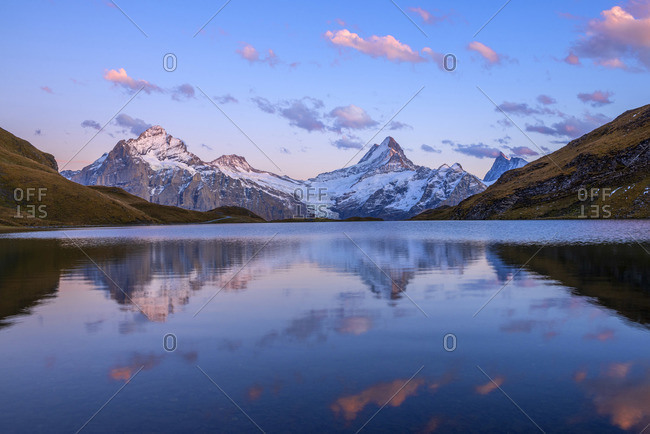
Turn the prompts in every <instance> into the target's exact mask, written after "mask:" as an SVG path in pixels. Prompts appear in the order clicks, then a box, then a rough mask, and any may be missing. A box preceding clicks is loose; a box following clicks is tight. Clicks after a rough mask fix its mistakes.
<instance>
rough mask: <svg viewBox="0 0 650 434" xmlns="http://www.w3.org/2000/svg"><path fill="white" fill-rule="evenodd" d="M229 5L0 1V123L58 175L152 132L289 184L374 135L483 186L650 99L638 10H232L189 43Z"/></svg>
mask: <svg viewBox="0 0 650 434" xmlns="http://www.w3.org/2000/svg"><path fill="white" fill-rule="evenodd" d="M224 3H225V0H224V1H223V2H217V3H215V2H208V1H195V2H191V3H187V2H172V1H169V2H159V1H131V0H116V1H115V3H111V2H110V1H108V2H107V1H104V0H89V1H68V2H66V1H55V0H51V1H40V2H39V1H34V2H4V3H3V4H2V6H0V10H1V11H2V13H1V14H0V35H1V37H2V39H3V40H4V41H5V43H4V45H3V48H4V49H3V52H4V61H3V67H2V69H1V70H0V74H1V78H2V80H1V81H0V83H1V84H0V86H1V94H2V99H3V104H2V105H0V119H1V120H2V122H0V126H1V127H2V128H4V129H7V130H9V131H10V132H12V133H14V134H16V135H18V136H20V137H23V138H25V139H27V140H29V141H30V142H32V143H33V144H34V145H35V146H37V147H39V148H40V149H42V150H45V151H47V152H50V153H52V154H54V155H55V157H56V158H57V160H58V161H59V165H60V166H64V165H65V164H66V163H67V162H68V160H70V159H71V158H72V161H71V162H70V163H69V164H68V165H67V167H66V168H67V169H76V168H80V167H83V166H85V165H87V164H89V163H90V162H92V161H93V160H95V159H96V158H98V157H99V156H100V155H101V154H102V153H104V152H107V151H109V150H110V149H111V148H112V147H113V146H114V145H115V143H116V142H117V141H118V140H120V139H127V138H130V137H134V136H135V135H137V133H138V131H141V130H142V128H144V127H146V126H147V125H155V124H159V125H162V126H163V127H164V128H165V129H166V130H167V131H168V132H169V133H170V134H172V135H174V136H175V137H179V138H181V139H183V140H184V141H185V142H186V143H187V144H188V147H189V149H190V150H191V151H192V152H194V153H196V154H197V155H199V156H200V157H201V158H203V159H204V160H207V161H209V160H212V159H214V158H217V157H218V156H220V155H223V154H233V153H235V154H239V155H243V156H244V157H246V159H247V160H248V161H249V162H250V163H251V165H253V166H254V167H257V168H259V169H263V170H270V171H274V172H276V173H282V174H286V175H289V176H292V177H296V178H308V177H311V176H315V175H316V174H318V173H320V172H324V171H330V170H335V169H337V168H340V167H342V166H343V165H345V164H346V163H347V162H348V161H349V160H350V159H351V158H353V157H355V155H356V154H357V153H358V152H360V153H359V154H358V155H356V157H355V161H356V160H358V159H359V158H360V157H361V156H362V155H363V154H364V153H365V152H366V150H367V148H365V149H363V150H361V151H360V149H359V148H360V147H361V146H363V145H365V144H366V142H368V141H370V142H371V143H378V142H380V141H381V140H383V139H384V137H386V136H387V135H391V136H393V137H394V138H395V139H396V140H397V141H398V142H399V143H400V144H401V145H402V147H403V148H405V150H406V153H407V155H408V156H409V158H411V159H412V160H413V161H414V162H415V163H416V164H421V165H427V166H430V167H438V166H439V165H441V164H443V163H448V164H451V163H454V162H459V163H460V164H462V166H463V167H464V168H465V169H466V170H468V171H470V172H472V173H474V174H476V175H478V176H483V175H484V174H485V172H487V170H488V169H489V167H490V166H491V163H492V156H494V153H495V152H496V151H503V152H504V153H506V154H513V155H514V154H518V155H522V156H524V157H525V158H527V159H528V160H529V161H530V160H533V159H536V158H538V157H539V155H536V154H541V153H542V152H546V151H547V150H551V151H552V150H556V149H558V148H559V147H561V146H562V145H563V144H565V143H567V142H568V141H569V140H571V139H572V138H575V137H577V136H579V135H581V134H582V133H584V132H587V131H589V130H591V129H593V128H595V127H597V126H599V125H600V124H602V123H604V122H606V121H608V120H610V119H612V118H613V117H615V116H617V115H618V114H620V113H622V112H624V111H626V110H628V109H631V108H635V107H638V106H641V105H644V104H647V103H648V102H649V101H648V96H650V95H649V93H648V67H650V2H649V1H648V0H631V1H625V2H618V3H617V2H613V1H600V0H590V1H587V0H573V1H567V0H564V1H546V2H530V1H526V2H524V1H523V0H512V1H511V2H509V3H508V4H507V6H505V7H504V8H503V10H502V11H501V12H500V13H499V14H498V15H497V16H496V17H494V19H493V20H492V21H491V22H490V23H489V24H487V26H485V27H484V28H483V30H481V32H480V33H479V34H478V35H477V36H476V37H474V34H475V32H476V31H477V30H478V29H479V28H481V26H483V25H484V24H485V23H486V22H487V21H488V20H489V19H490V17H492V16H493V15H494V14H495V12H497V11H498V10H499V9H500V8H501V7H502V6H503V5H504V3H505V0H498V1H492V0H484V1H462V2H442V1H427V0H417V1H416V0H414V1H407V0H396V3H397V5H398V6H399V8H398V7H397V6H396V5H395V4H394V3H393V2H391V1H390V0H387V1H383V0H379V1H355V2H350V1H328V2H297V1H247V0H232V1H231V2H229V3H228V4H227V5H226V6H225V7H224V8H223V10H222V11H221V12H220V13H219V14H218V15H217V16H215V17H214V18H213V19H212V20H211V21H210V22H209V23H208V24H207V25H206V26H205V27H204V28H203V30H202V31H201V32H199V34H198V35H196V37H193V35H194V34H195V33H196V32H197V31H198V30H199V28H201V27H202V26H203V25H204V24H205V23H206V22H207V21H208V20H209V19H210V17H212V16H213V15H214V13H215V12H217V10H219V8H221V6H223V4H224ZM115 5H118V6H119V8H118V7H116V6H115ZM400 8H401V9H402V10H403V11H404V12H405V13H406V15H408V18H407V16H405V15H404V13H402V10H400ZM120 9H121V10H122V11H123V12H124V13H122V11H121V10H120ZM125 14H126V15H128V17H130V18H131V19H132V20H133V21H134V22H135V23H136V24H137V26H136V25H134V24H133V23H132V22H131V21H130V19H129V18H127V16H125ZM409 18H410V19H409ZM411 20H413V21H414V22H415V24H414V23H413V22H412V21H411ZM427 21H428V22H427ZM138 27H139V28H140V29H141V30H142V31H141V30H140V29H138ZM143 32H144V33H146V36H145V34H143ZM424 33H426V35H425V34H424ZM269 50H271V51H269ZM167 53H173V54H174V55H175V56H176V59H177V68H176V70H175V71H173V72H169V71H166V70H165V69H164V68H163V57H164V56H165V54H167ZM445 54H453V55H454V56H455V57H456V59H457V62H458V63H457V67H456V70H455V71H453V72H448V71H445V70H444V69H442V68H441V66H440V59H441V57H442V56H444V55H445ZM142 86H144V89H143V90H142V91H140V92H139V93H138V94H137V95H136V96H135V97H134V98H133V99H132V100H131V101H130V102H129V103H128V104H127V105H126V106H125V107H124V108H123V109H122V110H121V111H120V112H119V114H118V115H117V117H116V118H114V119H113V120H112V121H111V122H110V123H109V124H108V125H107V126H106V128H104V129H103V130H102V131H101V132H100V133H99V134H98V135H97V136H96V137H95V138H94V139H93V140H92V141H90V143H88V145H87V146H86V147H85V148H84V149H83V150H82V151H81V152H80V153H79V154H78V155H76V156H75V157H74V158H73V155H74V154H75V153H76V152H77V151H79V149H80V148H82V147H83V146H84V145H85V144H86V142H88V140H90V139H91V137H93V135H94V134H95V133H97V128H99V127H101V126H103V125H104V124H106V122H108V121H109V119H111V118H112V117H113V116H115V115H116V113H118V110H120V108H122V106H124V104H125V103H127V101H129V100H130V98H131V97H133V96H134V95H135V92H136V91H137V89H139V88H140V87H142ZM478 88H480V89H482V90H483V92H485V94H486V95H487V97H486V96H485V95H484V94H483V93H482V92H481V91H480V90H479V89H478ZM201 90H203V91H204V92H205V93H206V94H207V95H208V96H209V97H210V98H211V99H212V100H213V101H214V102H215V103H217V104H218V105H219V107H221V109H222V110H223V111H224V112H225V113H226V114H227V115H228V117H230V119H232V121H234V123H235V124H237V125H238V126H239V128H241V130H243V131H244V132H245V134H246V135H248V136H249V137H250V138H251V139H252V140H253V142H255V144H256V145H257V146H258V147H259V148H260V149H262V150H263V151H264V153H262V152H260V150H258V149H257V148H256V146H255V145H253V144H252V143H251V142H250V141H249V140H248V138H247V137H246V135H244V134H242V132H240V130H239V129H238V128H237V127H235V126H234V125H233V123H231V121H230V120H229V119H228V118H227V117H226V116H224V114H222V113H221V112H220V111H219V110H218V109H217V108H216V107H215V106H214V105H213V104H212V102H210V101H209V100H208V99H207V98H206V97H205V96H204V95H203V93H202V92H201ZM420 90H421V91H420ZM418 91H420V92H419V93H418V94H417V96H416V97H415V98H413V99H412V100H411V98H412V97H413V95H415V94H416V93H417V92H418ZM540 96H542V97H541V98H540ZM488 97H489V99H488ZM547 97H548V98H547ZM490 99H491V100H492V101H494V103H496V104H497V105H500V106H501V108H502V109H503V110H504V111H505V112H506V113H507V114H508V116H510V118H511V119H512V120H513V121H514V122H515V124H516V126H515V125H512V124H510V123H509V122H508V121H507V119H506V117H505V116H504V114H503V113H502V112H500V111H499V110H497V109H496V108H495V105H494V104H493V103H492V102H491V101H490ZM409 100H411V101H410V102H408V101H409ZM407 102H408V104H407ZM400 109H402V110H401V112H399V114H398V115H397V116H396V117H395V118H394V121H395V122H396V123H392V124H391V123H389V124H388V126H387V127H386V128H385V129H384V130H383V131H380V132H378V131H379V130H380V128H381V127H382V126H384V124H385V123H386V122H388V121H389V120H390V119H391V117H392V116H393V115H395V113H396V112H398V110H400ZM82 125H84V126H82ZM517 126H518V127H520V128H521V129H522V130H524V132H525V133H526V135H528V136H529V137H530V139H532V142H531V141H530V140H529V139H528V137H526V135H525V134H524V133H522V132H521V131H520V130H519V129H518V128H517ZM373 136H374V139H373V140H371V138H373ZM423 145H425V146H423ZM264 154H266V155H268V157H269V158H270V160H271V161H270V160H269V159H267V157H266V156H265V155H264ZM276 165H277V166H278V167H279V168H280V169H281V170H278V168H277V167H276Z"/></svg>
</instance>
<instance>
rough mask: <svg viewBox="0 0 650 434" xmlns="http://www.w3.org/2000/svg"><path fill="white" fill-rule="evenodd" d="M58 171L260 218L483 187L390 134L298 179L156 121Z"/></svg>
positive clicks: (383, 207) (415, 204)
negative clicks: (418, 159) (205, 151)
mask: <svg viewBox="0 0 650 434" xmlns="http://www.w3.org/2000/svg"><path fill="white" fill-rule="evenodd" d="M62 175H63V176H65V177H66V178H68V179H70V180H72V181H75V182H78V183H80V184H83V185H105V186H114V187H120V188H123V189H124V190H126V191H128V192H130V193H132V194H134V195H136V196H139V197H141V198H144V199H146V200H148V201H150V202H153V203H157V204H163V205H173V206H178V207H183V208H187V209H193V210H210V209H213V208H216V207H219V206H239V207H243V208H246V209H249V210H251V211H252V212H254V213H256V214H258V215H260V216H262V217H264V218H266V219H267V220H278V219H290V218H295V217H327V218H334V219H345V218H349V217H377V218H383V219H392V220H398V219H405V218H409V217H412V216H414V215H416V214H418V213H420V212H422V211H424V210H427V209H431V208H436V207H438V206H441V205H456V204H458V203H460V202H461V201H462V200H463V199H465V198H467V197H469V196H471V195H474V194H476V193H480V192H482V191H483V190H485V188H486V186H485V185H484V184H483V182H481V180H480V179H478V178H477V177H475V176H474V175H471V174H470V173H468V172H466V171H465V170H463V168H462V167H461V166H460V165H459V164H454V165H452V166H447V165H442V166H441V167H439V168H438V169H430V168H428V167H424V166H418V165H416V164H414V163H413V162H412V161H411V160H409V159H408V158H407V157H406V155H405V154H404V151H403V150H402V148H401V147H400V145H399V144H398V143H397V142H396V141H395V140H394V139H393V138H392V137H387V138H386V139H385V140H384V141H383V142H382V143H381V144H379V145H373V146H372V147H371V148H370V150H368V152H367V153H366V154H365V155H364V156H363V157H362V158H361V160H359V162H358V163H357V164H355V165H352V166H350V167H346V168H343V169H339V170H335V171H333V172H328V173H323V174H320V175H318V176H316V177H315V178H311V179H308V180H305V181H303V180H296V179H292V178H290V177H288V176H279V175H276V174H274V173H271V172H265V171H261V170H257V169H255V168H253V167H251V166H250V165H249V164H248V162H247V161H246V159H245V158H244V157H241V156H238V155H225V156H222V157H220V158H217V159H216V160H214V161H210V162H205V161H203V160H201V159H200V158H199V157H198V156H196V155H194V154H193V153H191V152H189V151H188V150H187V146H186V145H185V143H184V142H183V141H181V140H179V139H177V138H174V137H172V136H171V135H169V134H167V132H166V131H165V130H164V129H163V128H162V127H160V126H154V127H151V128H149V129H148V130H146V131H144V132H143V133H142V134H141V135H140V136H139V137H138V138H136V139H129V140H121V141H119V142H118V143H117V144H116V145H115V147H114V148H113V149H112V150H111V151H110V152H108V153H107V154H104V155H102V156H101V157H100V158H99V159H98V160H97V161H95V162H94V163H92V164H91V165H89V166H87V167H85V168H83V169H82V170H79V171H64V172H62Z"/></svg>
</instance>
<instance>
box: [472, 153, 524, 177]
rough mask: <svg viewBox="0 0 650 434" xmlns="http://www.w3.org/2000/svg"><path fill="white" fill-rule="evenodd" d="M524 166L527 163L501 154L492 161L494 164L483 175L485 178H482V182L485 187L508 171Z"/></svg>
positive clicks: (521, 159)
mask: <svg viewBox="0 0 650 434" xmlns="http://www.w3.org/2000/svg"><path fill="white" fill-rule="evenodd" d="M526 164H528V161H526V160H524V159H523V158H519V157H512V158H510V157H507V156H505V155H504V154H503V152H502V153H501V154H500V155H499V156H498V157H497V158H496V160H494V163H493V164H492V168H491V169H490V171H489V172H488V173H486V174H485V178H483V182H484V183H485V185H492V184H494V183H495V182H497V180H498V179H499V178H500V177H501V175H503V174H504V173H506V172H507V171H508V170H512V169H519V168H520V167H524V166H525V165H526Z"/></svg>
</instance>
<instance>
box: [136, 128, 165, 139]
mask: <svg viewBox="0 0 650 434" xmlns="http://www.w3.org/2000/svg"><path fill="white" fill-rule="evenodd" d="M154 136H167V131H165V129H164V128H163V127H161V126H160V125H154V126H152V127H149V128H147V129H146V130H144V131H143V132H142V133H141V134H140V135H139V136H138V139H141V138H146V137H154Z"/></svg>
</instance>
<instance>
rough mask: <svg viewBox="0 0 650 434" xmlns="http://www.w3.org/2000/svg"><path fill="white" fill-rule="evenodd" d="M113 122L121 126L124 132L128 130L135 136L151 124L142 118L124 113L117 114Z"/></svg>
mask: <svg viewBox="0 0 650 434" xmlns="http://www.w3.org/2000/svg"><path fill="white" fill-rule="evenodd" d="M114 122H115V124H116V125H117V126H119V127H122V128H123V131H124V132H126V131H130V132H131V133H132V134H134V135H136V136H139V135H140V134H142V133H143V132H144V131H145V130H147V129H148V128H151V126H152V125H151V124H148V123H146V122H145V121H143V120H142V119H138V118H132V117H131V116H129V115H127V114H124V113H121V114H119V115H117V117H116V118H115V121H114Z"/></svg>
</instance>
